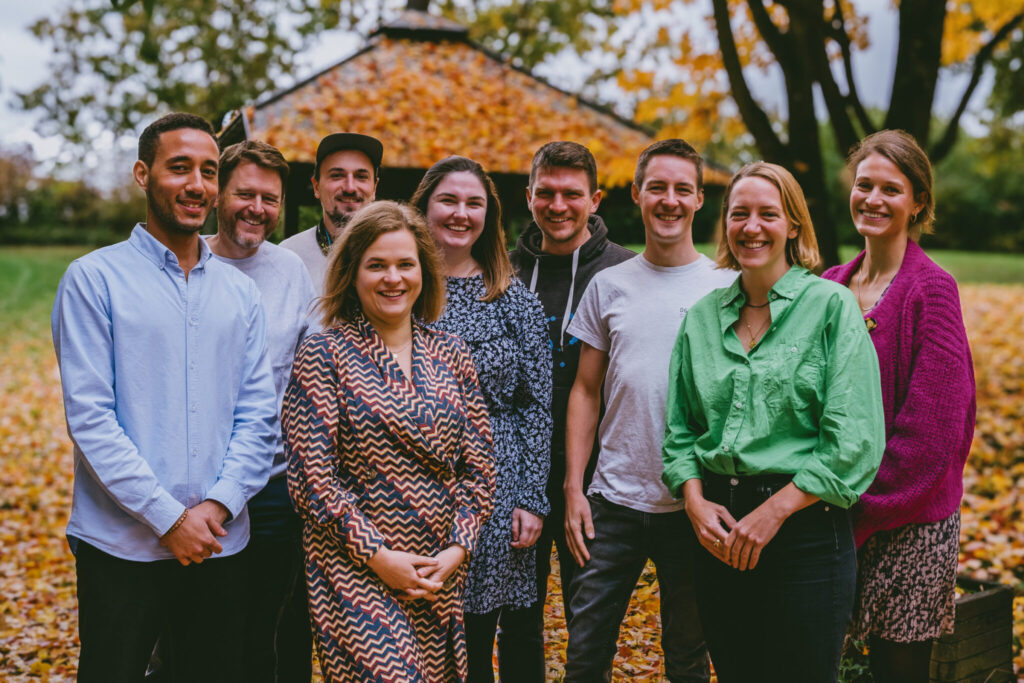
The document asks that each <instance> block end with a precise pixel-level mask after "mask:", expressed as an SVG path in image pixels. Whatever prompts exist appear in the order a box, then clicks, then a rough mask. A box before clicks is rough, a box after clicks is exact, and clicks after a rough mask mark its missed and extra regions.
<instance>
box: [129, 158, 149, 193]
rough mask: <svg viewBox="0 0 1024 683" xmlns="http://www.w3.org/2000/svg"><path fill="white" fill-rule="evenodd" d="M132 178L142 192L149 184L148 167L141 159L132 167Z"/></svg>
mask: <svg viewBox="0 0 1024 683" xmlns="http://www.w3.org/2000/svg"><path fill="white" fill-rule="evenodd" d="M132 177H133V178H134V179H135V184H136V185H138V186H139V187H141V188H142V189H143V190H145V189H146V186H147V185H148V184H149V166H147V165H146V162H145V161H143V160H142V159H139V160H138V161H136V162H135V165H134V166H132Z"/></svg>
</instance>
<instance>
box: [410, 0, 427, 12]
mask: <svg viewBox="0 0 1024 683" xmlns="http://www.w3.org/2000/svg"><path fill="white" fill-rule="evenodd" d="M429 5H430V0H406V3H405V9H414V10H418V11H420V12H426V11H427V7H428V6H429Z"/></svg>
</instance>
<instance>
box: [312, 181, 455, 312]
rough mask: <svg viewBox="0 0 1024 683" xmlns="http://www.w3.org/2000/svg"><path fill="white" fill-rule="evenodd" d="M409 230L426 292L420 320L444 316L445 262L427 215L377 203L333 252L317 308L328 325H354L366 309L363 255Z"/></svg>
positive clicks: (352, 222) (355, 218) (416, 307)
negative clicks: (359, 281) (361, 291)
mask: <svg viewBox="0 0 1024 683" xmlns="http://www.w3.org/2000/svg"><path fill="white" fill-rule="evenodd" d="M396 230H408V231H409V232H410V233H412V236H413V237H414V238H415V239H416V252H417V256H418V258H419V261H420V272H421V274H422V279H423V288H422V290H420V295H419V296H418V297H417V298H416V302H415V303H414V304H413V308H412V312H413V315H415V316H416V317H417V318H419V319H420V320H422V321H423V322H426V323H431V322H434V321H435V320H437V319H438V318H439V317H440V316H441V312H442V311H443V310H444V305H445V285H444V278H443V277H442V275H441V260H440V258H439V256H438V254H437V247H436V246H435V244H434V239H433V238H432V237H431V236H430V231H429V230H427V221H426V219H424V218H423V214H421V213H420V212H419V211H417V210H416V209H415V208H413V207H411V206H408V205H406V204H400V203H398V202H392V201H379V202H373V203H371V204H369V205H367V206H365V207H363V208H362V209H360V210H359V211H357V212H356V213H355V214H353V215H352V218H351V219H349V222H348V225H347V226H346V227H345V231H344V233H343V234H342V237H341V239H340V240H339V241H338V242H337V243H336V244H335V246H334V248H333V249H332V251H331V256H330V262H329V263H328V265H327V274H326V276H325V287H324V295H323V296H322V297H320V299H319V302H318V304H317V307H318V309H319V311H320V314H321V318H322V321H323V324H324V326H327V327H329V326H332V325H335V324H337V323H338V322H339V321H342V320H346V321H350V320H352V319H353V318H355V316H356V315H357V314H358V313H359V312H360V311H362V309H363V307H362V304H361V303H360V301H359V296H358V294H357V293H356V277H357V275H358V273H359V264H360V263H361V262H362V260H363V255H364V254H365V253H366V251H367V250H368V249H369V248H370V247H371V246H372V245H373V243H374V242H376V241H377V239H378V238H379V237H380V236H381V235H383V234H384V233H388V232H394V231H396Z"/></svg>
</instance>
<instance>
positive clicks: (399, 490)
mask: <svg viewBox="0 0 1024 683" xmlns="http://www.w3.org/2000/svg"><path fill="white" fill-rule="evenodd" d="M383 158H384V148H383V145H382V144H381V143H380V141H378V140H376V139H374V138H372V137H369V136H366V135H361V134H357V133H335V134H331V135H328V136H327V137H325V138H324V139H323V140H322V141H321V142H320V144H319V145H318V148H317V151H316V161H315V166H314V170H313V177H312V185H313V189H314V193H315V195H316V197H317V198H318V199H319V201H320V203H321V206H322V209H323V217H322V220H321V221H320V222H319V223H318V225H316V226H314V227H312V228H310V229H308V230H306V231H304V232H300V233H299V234H297V235H295V236H292V237H289V238H288V239H286V240H284V241H283V242H282V243H281V244H280V245H274V244H272V243H270V242H268V241H267V237H268V236H269V235H270V233H272V232H273V231H274V229H275V228H276V227H277V224H278V218H279V214H280V209H281V206H282V205H283V203H284V201H285V197H284V193H285V188H286V186H287V178H288V173H289V166H288V164H287V162H286V161H285V159H284V157H283V156H282V155H281V154H280V152H279V151H278V150H276V149H275V148H273V147H272V146H270V145H268V144H266V143H262V142H258V141H247V142H242V143H239V144H236V145H232V146H230V147H227V148H226V149H224V150H223V151H221V150H219V149H218V146H217V142H216V139H215V137H214V133H213V130H212V129H211V128H210V126H209V124H208V123H207V122H206V121H205V120H203V119H201V118H199V117H196V116H192V115H189V114H170V115H167V116H165V117H163V118H161V119H159V120H158V121H156V122H155V123H153V124H152V125H150V126H149V127H148V128H147V129H146V130H145V131H144V132H143V134H142V136H141V137H140V140H139V160H138V161H137V162H136V164H135V167H134V177H135V180H136V182H137V183H138V185H139V186H140V187H141V188H142V189H143V190H144V191H145V193H146V198H147V212H146V221H145V223H140V224H138V225H137V226H136V227H135V228H134V230H133V232H132V234H131V237H130V238H129V239H128V240H127V241H125V242H122V243H120V244H116V245H113V246H110V247H106V248H103V249H99V250H97V251H95V252H92V253H91V254H88V255H86V256H84V257H82V258H80V259H78V260H76V261H75V262H73V263H72V264H71V265H70V266H69V268H68V271H67V273H66V274H65V276H64V278H63V280H62V281H61V284H60V287H59V289H58V293H57V298H56V302H55V304H54V309H53V317H52V328H53V339H54V346H55V349H56V351H57V357H58V361H59V366H60V372H61V379H62V382H63V389H64V402H65V410H66V415H67V422H68V431H69V434H70V436H71V438H72V441H73V442H74V448H75V482H74V502H73V507H72V512H71V518H70V521H69V523H68V539H69V543H70V545H71V548H72V551H73V552H74V554H75V561H76V571H77V577H78V599H79V631H80V640H81V657H80V662H79V674H78V675H79V680H80V681H140V680H142V679H143V678H144V677H145V676H146V672H147V669H148V670H149V671H150V673H151V674H152V675H154V676H155V675H159V676H161V677H164V678H163V680H170V681H188V682H193V681H217V682H222V681H233V680H238V681H243V680H244V681H309V680H310V677H311V659H310V650H311V646H312V645H313V644H315V646H316V651H317V655H318V659H319V662H320V667H321V670H322V672H323V675H324V678H325V680H328V681H397V682H406V681H408V682H417V681H421V682H424V683H433V682H440V681H470V682H471V683H476V682H479V681H493V680H494V673H493V668H492V653H493V651H494V646H495V640H497V646H498V670H499V675H500V678H501V680H503V681H516V682H519V681H524V682H528V681H543V680H544V679H545V656H544V604H545V602H546V593H547V581H548V575H549V574H550V569H551V567H550V561H551V556H552V546H554V548H555V549H556V551H557V558H558V561H559V568H560V574H561V581H562V593H563V601H564V605H565V621H566V625H567V627H568V633H569V641H568V647H567V653H566V657H567V662H566V670H565V680H566V681H608V680H610V679H611V671H612V661H613V658H614V655H615V653H616V651H617V647H616V644H617V640H618V635H619V628H620V625H621V623H622V620H623V618H624V616H625V613H626V610H627V607H628V603H629V600H630V596H631V594H632V592H633V589H634V588H635V586H636V583H637V580H638V579H639V577H640V574H641V572H642V571H643V569H644V567H645V565H646V564H647V562H648V561H650V562H652V563H653V565H654V568H655V572H656V577H657V581H658V586H659V591H660V610H661V630H662V632H661V646H662V649H663V652H664V660H665V673H666V677H667V678H668V679H669V680H672V681H708V680H710V672H711V667H710V665H711V663H712V662H713V664H714V669H715V672H716V673H717V676H718V680H719V681H721V682H722V683H733V682H740V683H742V682H749V681H807V682H811V683H817V682H819V681H835V680H836V678H837V674H838V668H839V659H840V654H841V649H842V646H843V641H844V638H845V636H846V634H847V633H848V632H851V633H852V634H853V635H855V636H856V637H858V638H861V639H865V640H867V641H868V644H869V647H870V656H871V667H872V672H873V673H874V676H875V679H876V680H877V681H879V682H880V683H884V682H886V681H903V682H905V681H918V680H921V681H927V680H928V673H929V672H928V663H929V657H930V650H931V643H932V641H933V640H934V638H936V637H937V636H938V635H940V634H941V633H942V632H945V631H949V630H951V628H952V619H953V597H954V593H953V587H954V581H955V572H956V565H957V548H958V531H959V503H960V498H961V496H962V472H963V466H964V462H965V460H966V456H967V453H968V450H969V447H970V442H971V438H972V435H973V427H974V413H975V411H974V382H973V374H972V364H971V356H970V350H969V348H968V345H967V341H966V335H965V332H964V326H963V321H962V318H961V313H960V307H959V301H958V296H957V289H956V285H955V283H954V281H953V279H952V278H951V277H950V276H949V275H948V274H946V273H945V272H944V271H942V270H941V269H940V268H938V267H937V266H936V265H935V264H934V263H933V262H932V261H931V260H929V259H928V257H927V256H926V255H925V254H924V252H923V251H922V250H921V248H920V247H919V246H918V245H917V240H918V239H919V237H920V235H921V233H922V232H928V231H930V230H931V227H932V223H933V220H934V197H933V194H932V175H931V167H930V164H929V162H928V159H927V157H926V156H925V154H924V153H923V152H922V151H921V149H920V147H919V146H918V145H917V143H916V142H915V141H914V140H913V139H912V138H911V137H910V136H908V135H906V134H904V133H902V132H899V131H882V132H880V133H876V134H874V135H871V136H869V137H867V138H866V139H865V140H863V141H862V142H861V144H860V145H859V146H858V147H857V148H856V149H855V150H854V151H853V152H852V153H851V156H850V158H849V162H848V167H849V171H850V172H851V174H852V177H853V189H852V191H851V196H850V211H851V216H852V219H853V221H854V224H855V226H856V227H857V230H858V232H859V233H860V234H861V235H862V236H864V238H865V249H864V251H863V252H861V254H859V255H858V256H857V257H856V258H855V259H854V260H853V261H851V262H850V263H848V264H846V265H843V266H839V267H837V268H832V269H830V270H828V271H826V272H825V273H824V275H823V277H818V276H817V275H815V274H814V273H813V272H812V271H814V269H815V268H817V267H818V266H819V265H820V259H819V255H818V249H817V242H816V239H815V234H814V228H813V225H812V223H811V218H810V215H809V211H808V208H807V204H806V201H805V199H804V197H803V193H802V191H801V189H800V186H799V184H798V183H797V182H796V180H795V179H794V178H793V176H792V175H790V174H789V172H787V171H786V170H785V169H784V168H782V167H780V166H777V165H774V164H769V163H763V162H759V163H754V164H750V165H747V166H745V167H743V168H742V169H741V170H740V171H738V172H737V173H736V174H735V175H734V176H733V178H732V180H731V182H730V183H729V186H728V187H727V189H726V191H725V195H724V199H723V205H722V216H721V220H720V223H719V226H718V252H717V254H716V256H715V258H714V259H711V258H709V257H707V256H703V255H701V254H700V253H699V252H698V251H697V250H696V249H695V248H694V245H693V238H692V224H693V219H694V215H695V214H696V212H697V211H698V210H700V209H701V207H702V205H703V203H704V187H703V160H702V159H701V157H700V155H699V154H698V153H697V152H696V151H695V150H694V148H693V147H692V146H690V145H689V144H687V143H686V142H685V141H683V140H679V139H670V140H661V141H658V142H655V143H653V144H651V145H650V146H649V147H648V148H647V149H645V150H644V151H643V152H642V153H641V155H640V157H639V159H638V161H637V166H636V172H635V176H634V181H633V184H632V187H631V194H632V199H633V201H634V202H635V203H636V204H637V206H638V207H639V210H640V214H641V217H642V220H643V225H644V232H645V238H646V239H645V246H644V250H643V252H642V253H641V254H639V255H634V254H633V252H631V251H629V250H627V249H625V248H623V247H621V246H619V245H616V244H614V243H612V242H611V241H609V239H608V230H607V227H606V226H605V224H604V222H603V221H602V219H601V218H600V217H599V216H598V214H597V211H598V208H599V205H600V202H601V198H602V193H601V190H600V189H599V187H598V182H597V167H596V163H595V160H594V157H593V155H592V154H591V153H590V151H589V150H587V149H586V148H585V147H584V146H582V145H580V144H578V143H574V142H551V143H548V144H546V145H544V146H543V147H541V148H540V149H539V150H538V151H537V152H536V154H535V155H534V157H533V162H532V167H531V171H530V177H529V184H528V187H527V191H526V201H527V204H528V206H529V208H530V211H531V214H532V217H533V221H532V222H531V223H530V225H529V226H528V227H527V228H526V229H525V231H523V233H522V235H521V236H520V237H519V239H518V242H517V244H516V245H515V248H514V249H512V250H511V251H510V252H509V251H507V250H506V234H505V231H504V228H503V223H502V210H501V204H500V201H499V198H498V193H497V191H496V189H495V185H494V183H493V181H492V180H491V178H490V177H489V176H488V174H487V173H486V171H485V169H484V168H482V167H481V165H480V164H479V163H477V162H476V161H473V160H472V159H469V158H466V157H462V156H451V157H448V158H445V159H442V160H440V161H438V162H437V163H436V164H434V166H432V167H431V168H430V169H429V170H428V171H427V172H426V174H425V175H424V177H423V179H422V181H421V182H420V184H419V186H418V187H417V188H415V191H414V192H412V193H411V195H410V200H409V202H408V203H400V202H392V201H375V199H376V197H375V195H376V188H377V183H378V180H379V178H380V169H381V165H382V161H383ZM214 208H216V216H217V231H216V234H213V235H210V236H203V235H200V233H201V232H202V228H203V226H204V224H205V222H206V218H207V216H208V215H209V213H210V212H211V211H213V210H214Z"/></svg>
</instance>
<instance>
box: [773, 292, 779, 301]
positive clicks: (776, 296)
mask: <svg viewBox="0 0 1024 683" xmlns="http://www.w3.org/2000/svg"><path fill="white" fill-rule="evenodd" d="M778 298H779V295H778V294H776V293H775V292H772V301H774V300H775V299H778Z"/></svg>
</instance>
